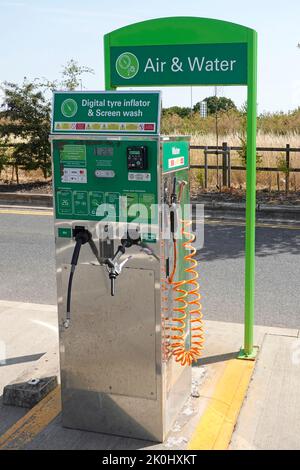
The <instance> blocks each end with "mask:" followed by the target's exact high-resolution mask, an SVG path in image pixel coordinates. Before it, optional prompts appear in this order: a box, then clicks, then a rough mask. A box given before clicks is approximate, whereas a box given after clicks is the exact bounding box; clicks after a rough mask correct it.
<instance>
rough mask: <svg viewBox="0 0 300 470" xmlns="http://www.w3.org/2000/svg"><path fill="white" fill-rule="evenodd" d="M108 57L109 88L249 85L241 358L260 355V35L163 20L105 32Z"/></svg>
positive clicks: (214, 24)
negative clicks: (257, 295) (257, 317)
mask: <svg viewBox="0 0 300 470" xmlns="http://www.w3.org/2000/svg"><path fill="white" fill-rule="evenodd" d="M104 55H105V87H106V89H107V90H112V89H115V88H117V87H125V86H126V87H128V86H130V87H132V86H152V85H153V86H158V87H159V86H168V85H172V86H183V85H216V86H217V85H245V86H247V92H248V96H247V115H248V124H247V197H246V200H247V202H246V260H245V341H244V349H243V351H242V353H241V355H240V357H242V358H246V359H251V358H252V357H253V356H254V355H255V349H254V347H253V326H254V292H255V289H254V286H255V215H256V99H257V33H256V32H255V31H254V30H253V29H250V28H247V27H245V26H242V25H239V24H234V23H230V22H227V21H220V20H214V19H209V18H194V17H173V18H172V17H171V18H158V19H154V20H149V21H143V22H140V23H135V24H132V25H128V26H125V27H124V28H120V29H117V30H115V31H112V32H111V33H109V34H106V36H105V37H104ZM70 112H71V111H70Z"/></svg>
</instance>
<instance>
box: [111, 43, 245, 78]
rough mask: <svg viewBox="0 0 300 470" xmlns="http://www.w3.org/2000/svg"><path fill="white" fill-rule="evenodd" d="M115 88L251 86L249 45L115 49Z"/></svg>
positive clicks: (191, 45)
mask: <svg viewBox="0 0 300 470" xmlns="http://www.w3.org/2000/svg"><path fill="white" fill-rule="evenodd" d="M110 63H111V76H110V80H111V84H112V85H113V86H128V85H129V84H130V85H131V84H132V83H134V84H135V85H146V86H149V85H209V84H211V83H220V84H223V85H246V84H247V44H243V43H242V44H189V45H186V44H184V45H176V46H136V47H126V46H125V47H111V48H110Z"/></svg>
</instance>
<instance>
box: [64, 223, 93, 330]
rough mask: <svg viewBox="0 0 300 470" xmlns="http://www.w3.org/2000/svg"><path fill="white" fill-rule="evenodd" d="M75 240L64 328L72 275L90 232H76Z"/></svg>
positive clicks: (69, 314)
mask: <svg viewBox="0 0 300 470" xmlns="http://www.w3.org/2000/svg"><path fill="white" fill-rule="evenodd" d="M75 240H76V244H75V247H74V251H73V254H72V260H71V271H70V275H69V282H68V291H67V311H66V319H65V322H64V326H65V328H68V326H69V323H70V320H71V299H72V284H73V277H74V273H75V269H76V266H77V263H78V258H79V254H80V249H81V247H82V245H84V244H85V243H87V242H89V241H90V240H91V234H90V232H89V231H88V230H85V229H84V230H82V231H80V232H78V233H77V234H76V236H75Z"/></svg>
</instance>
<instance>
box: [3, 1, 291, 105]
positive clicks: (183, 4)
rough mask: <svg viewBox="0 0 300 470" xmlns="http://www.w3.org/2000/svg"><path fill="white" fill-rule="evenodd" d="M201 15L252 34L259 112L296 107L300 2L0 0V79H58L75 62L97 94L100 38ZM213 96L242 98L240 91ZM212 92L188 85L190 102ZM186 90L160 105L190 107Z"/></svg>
mask: <svg viewBox="0 0 300 470" xmlns="http://www.w3.org/2000/svg"><path fill="white" fill-rule="evenodd" d="M180 15H185V16H202V17H210V18H218V19H222V20H228V21H232V22H235V23H240V24H244V25H245V26H249V27H252V28H254V29H256V30H257V31H258V34H259V94H258V105H259V111H260V112H263V111H280V110H284V111H287V110H290V109H294V108H296V107H298V106H300V49H298V48H297V43H298V42H300V28H299V23H300V2H299V0H286V1H285V2H280V3H279V2H276V1H274V0H272V1H271V0H252V1H251V0H249V1H248V2H247V3H246V2H241V1H240V0H239V1H237V0H225V1H224V0H214V1H208V0H206V1H203V0H170V1H169V0H168V1H163V0H151V1H148V2H146V1H144V2H142V1H141V0H139V1H137V0H127V1H125V0H114V1H111V0H108V1H107V2H105V1H104V0H98V1H96V0H81V1H79V0H60V1H58V0H51V1H50V0H23V1H22V0H0V44H1V53H0V81H3V80H9V81H15V82H21V81H22V79H23V77H24V76H27V77H28V78H34V77H43V76H44V77H47V78H49V79H55V78H58V77H59V72H60V70H61V66H62V65H63V64H65V63H66V62H67V61H68V60H69V59H71V58H74V59H76V60H78V62H79V63H80V64H81V65H87V66H89V67H92V68H93V69H94V70H95V75H93V76H86V77H85V78H84V81H83V83H84V87H85V88H86V89H90V90H96V89H99V90H100V89H103V86H104V82H103V47H102V38H103V35H104V34H105V33H107V32H109V31H112V30H113V29H116V28H119V27H121V26H124V25H126V24H129V23H135V22H137V21H142V20H145V19H150V18H156V17H163V16H180ZM218 92H219V94H221V95H225V96H228V97H231V98H233V99H234V100H235V101H236V103H237V104H238V105H241V104H242V103H243V102H244V101H245V97H246V95H245V89H244V88H237V87H236V88H227V87H222V88H220V89H219V91H218ZM211 94H213V88H212V87H210V88H206V87H205V88H201V87H195V88H193V102H194V103H195V102H197V101H199V100H200V99H203V98H204V97H206V96H208V95H211ZM190 103H191V92H190V88H180V89H174V88H173V89H169V88H166V89H163V105H164V106H165V107H166V106H172V105H175V104H178V105H181V106H190Z"/></svg>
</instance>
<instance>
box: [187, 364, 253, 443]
mask: <svg viewBox="0 0 300 470" xmlns="http://www.w3.org/2000/svg"><path fill="white" fill-rule="evenodd" d="M254 366H255V361H242V360H239V359H232V360H231V361H229V362H228V364H227V366H226V367H225V370H224V373H223V375H222V376H221V378H220V380H219V382H218V383H217V385H216V388H215V391H214V394H213V396H212V397H211V399H210V401H209V403H208V406H207V408H206V410H205V411H204V414H203V415H202V417H201V419H200V421H199V423H198V425H197V427H196V430H195V432H194V434H193V436H192V438H191V440H190V442H189V444H188V449H190V450H226V449H227V448H228V446H229V444H230V440H231V436H232V433H233V430H234V427H235V424H236V422H237V419H238V415H239V412H240V409H241V407H242V404H243V401H244V398H245V395H246V393H247V389H248V385H249V383H250V380H251V376H252V373H253V370H254Z"/></svg>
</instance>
